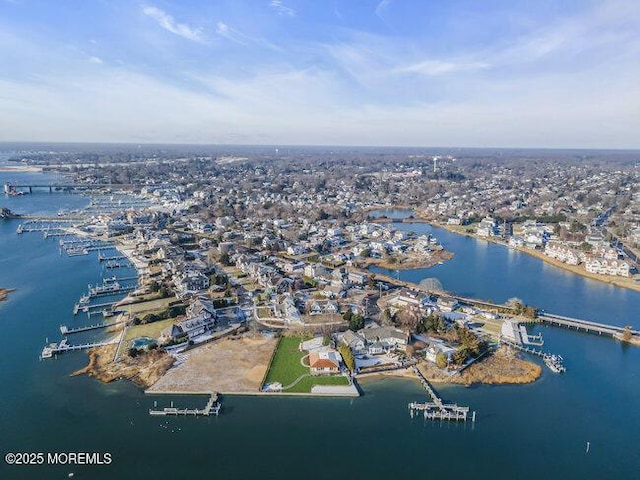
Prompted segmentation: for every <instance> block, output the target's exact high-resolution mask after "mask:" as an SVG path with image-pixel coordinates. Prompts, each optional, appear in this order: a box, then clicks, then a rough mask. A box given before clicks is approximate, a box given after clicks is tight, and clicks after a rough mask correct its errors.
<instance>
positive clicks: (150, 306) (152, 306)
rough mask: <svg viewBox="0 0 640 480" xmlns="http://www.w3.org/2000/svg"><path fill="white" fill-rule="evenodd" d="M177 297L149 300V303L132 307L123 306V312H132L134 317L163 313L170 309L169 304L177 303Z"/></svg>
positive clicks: (136, 304)
mask: <svg viewBox="0 0 640 480" xmlns="http://www.w3.org/2000/svg"><path fill="white" fill-rule="evenodd" d="M176 300H177V299H176V297H167V298H159V299H157V300H149V301H147V302H140V303H134V304H131V305H125V306H123V307H122V308H123V310H126V311H127V312H130V313H131V314H132V315H138V316H140V315H139V314H140V313H145V314H146V313H153V312H158V311H160V312H162V311H164V310H166V309H167V308H169V303H171V302H175V301H176Z"/></svg>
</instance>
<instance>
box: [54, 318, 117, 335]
mask: <svg viewBox="0 0 640 480" xmlns="http://www.w3.org/2000/svg"><path fill="white" fill-rule="evenodd" d="M123 323H125V322H124V321H119V322H102V323H96V324H95V325H87V326H84V327H76V328H69V327H67V326H66V325H60V333H61V334H62V335H70V334H72V333H80V332H87V331H89V330H98V329H99V328H108V327H115V326H116V325H121V324H123Z"/></svg>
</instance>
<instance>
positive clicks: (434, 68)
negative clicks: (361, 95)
mask: <svg viewBox="0 0 640 480" xmlns="http://www.w3.org/2000/svg"><path fill="white" fill-rule="evenodd" d="M489 67H491V65H490V64H488V63H485V62H466V63H465V62H455V61H441V60H425V61H422V62H418V63H414V64H412V65H408V66H406V67H400V68H396V69H395V70H394V72H395V73H416V74H419V75H424V76H427V77H436V76H439V75H447V74H453V73H459V72H473V71H477V70H484V69H487V68H489Z"/></svg>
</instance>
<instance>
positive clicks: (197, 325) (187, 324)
mask: <svg viewBox="0 0 640 480" xmlns="http://www.w3.org/2000/svg"><path fill="white" fill-rule="evenodd" d="M215 325H216V318H215V317H209V316H206V315H198V316H197V317H194V318H188V319H186V320H182V321H181V322H177V323H174V324H173V325H171V326H170V327H167V328H165V329H164V330H163V331H162V333H161V334H160V341H161V343H166V342H168V341H171V340H176V339H178V338H181V337H184V336H188V337H189V339H193V338H194V337H197V336H199V335H202V334H204V333H206V332H208V331H210V330H211V329H213V327H215Z"/></svg>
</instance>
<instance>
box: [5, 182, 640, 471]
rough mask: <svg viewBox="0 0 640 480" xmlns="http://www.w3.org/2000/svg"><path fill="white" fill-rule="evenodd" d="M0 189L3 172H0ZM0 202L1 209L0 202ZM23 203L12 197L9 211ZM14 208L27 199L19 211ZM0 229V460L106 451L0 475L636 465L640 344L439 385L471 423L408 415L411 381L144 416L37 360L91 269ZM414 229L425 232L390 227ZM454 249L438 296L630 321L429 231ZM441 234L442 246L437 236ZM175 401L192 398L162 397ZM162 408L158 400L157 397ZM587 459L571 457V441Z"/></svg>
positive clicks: (125, 391)
mask: <svg viewBox="0 0 640 480" xmlns="http://www.w3.org/2000/svg"><path fill="white" fill-rule="evenodd" d="M0 180H2V177H1V176H0ZM78 198H81V197H75V196H68V195H66V196H65V195H57V196H56V195H55V194H54V195H51V196H49V195H48V194H39V196H38V195H33V196H32V197H21V198H19V199H12V200H11V201H14V202H16V203H15V205H20V206H21V207H22V210H21V209H19V208H17V207H16V208H15V210H18V211H27V210H29V209H34V210H35V209H42V210H43V211H44V210H47V209H49V210H47V211H53V212H55V211H57V209H59V208H70V205H73V204H75V202H77V199H78ZM4 200H5V199H2V202H4ZM18 202H22V203H18ZM29 205H32V206H31V207H30V206H29ZM16 226H17V221H7V222H0V252H1V253H0V286H3V287H11V288H16V289H17V291H16V292H14V293H13V294H12V295H11V297H10V299H9V301H8V302H4V303H3V304H0V327H1V328H2V330H1V331H2V333H3V335H2V336H1V337H0V351H1V352H2V357H1V358H2V360H1V362H0V385H2V386H3V389H2V403H1V408H0V453H1V454H3V455H4V453H6V452H9V451H14V452H15V451H31V452H34V451H35V452H38V451H42V452H56V451H58V452H69V451H82V452H84V451H89V452H93V451H98V452H109V453H111V455H112V457H113V462H112V464H111V465H109V466H93V467H88V466H84V467H81V466H73V467H70V466H62V467H60V466H57V467H46V468H45V467H25V466H21V467H18V466H14V467H11V468H9V467H7V466H6V465H4V464H3V463H2V462H0V478H2V479H4V478H10V479H13V478H34V479H35V478H38V479H39V478H66V476H67V474H68V473H69V472H75V477H74V478H88V479H112V478H136V479H158V478H210V477H213V478H292V479H294V478H295V479H298V478H310V479H314V478H336V477H346V478H358V479H359V478H369V479H378V478H380V479H382V478H384V479H388V478H403V477H408V476H410V475H412V476H416V477H417V478H439V477H445V478H475V479H485V478H487V479H488V478H491V479H495V478H505V479H512V478H526V479H528V478H531V479H534V478H535V479H538V478H543V479H566V478H576V479H578V478H579V479H590V478H594V479H595V478H597V479H602V478H612V479H616V478H635V477H636V476H637V472H638V467H639V466H640V441H639V440H638V429H639V428H640V413H639V411H638V399H640V378H639V377H638V371H639V368H638V366H639V365H640V348H636V347H626V348H625V347H623V346H621V345H620V344H619V343H616V342H614V341H612V340H610V339H606V338H601V337H597V336H591V335H586V334H580V333H575V332H570V331H567V330H561V329H556V328H544V329H543V333H544V335H545V340H546V342H547V343H546V347H547V348H548V349H549V350H550V351H554V352H558V353H561V354H562V355H564V357H565V359H566V364H567V367H568V372H567V374H565V375H563V376H558V375H553V374H551V373H548V371H546V370H545V372H544V374H543V377H542V378H541V379H540V380H539V381H537V382H536V383H534V384H532V385H527V386H505V387H486V386H480V387H473V388H462V387H440V388H439V389H440V391H441V393H442V395H443V397H444V398H445V399H446V400H450V401H454V402H458V403H459V404H467V405H469V406H471V407H472V409H474V410H476V411H478V420H477V422H476V424H475V425H471V424H468V425H455V424H446V423H445V424H440V423H431V422H424V421H423V420H421V419H417V418H416V419H411V418H410V417H409V415H408V413H407V403H408V402H409V401H416V400H417V401H420V400H423V399H424V398H425V395H424V393H423V392H422V391H421V390H420V388H419V386H418V385H417V383H415V382H413V381H409V380H401V379H385V380H377V381H367V382H366V383H364V384H363V389H364V392H365V395H364V396H363V397H361V398H359V399H340V400H333V399H279V398H250V397H246V398H243V397H225V398H223V405H224V407H223V412H222V415H221V416H220V417H219V418H211V419H204V418H198V419H195V418H180V419H176V418H174V419H169V420H158V419H157V418H152V417H150V416H149V415H148V413H147V411H148V409H149V408H150V407H151V406H152V405H153V400H154V399H155V397H147V396H145V395H144V394H143V393H142V392H141V391H140V390H139V389H138V388H137V387H135V386H133V385H131V384H129V383H127V382H116V383H113V384H108V385H104V384H101V383H98V382H96V381H94V380H92V379H90V378H86V377H73V378H72V377H69V376H68V374H69V373H70V372H71V371H73V370H74V369H76V368H79V367H80V366H83V365H84V363H85V361H86V357H85V356H84V355H83V354H68V355H62V356H60V357H59V358H58V359H57V360H49V361H42V362H40V361H38V354H39V352H40V350H41V348H42V346H43V344H44V339H45V337H47V336H48V337H49V338H50V339H54V338H55V339H57V338H58V337H57V336H56V335H57V328H58V325H59V324H60V323H64V322H71V321H72V314H71V309H72V306H73V303H74V302H75V301H77V299H78V297H79V296H80V294H81V293H82V292H83V291H85V289H86V284H87V283H95V281H96V280H97V279H98V278H99V275H100V270H99V269H100V267H99V265H98V263H97V261H96V260H95V258H92V257H91V256H87V257H82V256H81V257H72V258H68V257H61V256H59V255H58V251H57V246H56V242H55V241H51V240H49V241H47V240H44V239H42V237H41V236H40V235H38V234H23V235H16V234H15V228H16ZM402 227H403V228H405V227H406V228H408V229H411V230H417V229H419V228H429V227H423V226H419V225H415V224H414V225H403V226H402ZM435 235H436V236H437V237H439V238H440V240H441V241H442V243H443V244H444V245H445V247H446V248H447V249H449V250H452V251H454V252H455V253H456V257H455V259H454V260H452V261H451V262H448V263H446V264H444V265H441V266H438V267H435V268H434V269H432V270H428V271H424V272H401V275H402V276H406V277H403V278H409V276H411V278H412V279H415V280H419V279H420V278H422V276H437V277H438V278H440V279H441V280H442V282H443V284H444V286H445V288H447V289H450V290H453V291H459V292H460V293H464V294H468V295H475V296H479V297H485V298H492V299H494V300H496V301H503V300H505V299H507V298H509V297H512V296H518V297H520V298H522V299H523V300H525V301H526V302H527V303H531V304H534V305H539V306H543V307H544V308H547V309H549V310H554V311H557V312H559V313H565V314H570V315H575V316H583V317H588V318H595V319H600V320H605V321H614V320H619V321H617V322H616V323H619V324H625V323H634V322H633V321H632V320H633V319H634V318H636V319H637V316H638V312H639V311H640V295H639V294H638V293H635V292H628V291H625V290H621V289H617V288H615V287H609V286H607V285H601V284H598V283H597V282H592V281H589V280H586V279H583V278H580V277H575V276H573V275H571V274H568V273H565V272H562V271H559V270H556V269H553V268H550V267H546V266H544V264H542V262H540V261H539V260H536V259H534V258H531V257H527V256H526V255H522V254H516V253H514V252H510V251H509V250H507V249H505V248H502V247H499V246H495V245H488V244H482V243H479V242H476V241H474V240H471V239H467V238H464V237H458V236H455V235H451V234H448V233H446V232H444V231H441V230H435ZM449 235H450V236H449ZM174 399H175V401H176V402H180V404H181V405H186V406H194V405H196V404H199V403H202V404H204V403H205V401H206V399H205V398H184V397H182V398H180V397H175V398H174ZM159 400H160V401H161V402H167V401H168V399H167V398H162V397H161V398H160V399H159ZM587 441H589V442H591V447H590V452H589V453H588V454H587V453H586V452H585V447H586V442H587Z"/></svg>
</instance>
